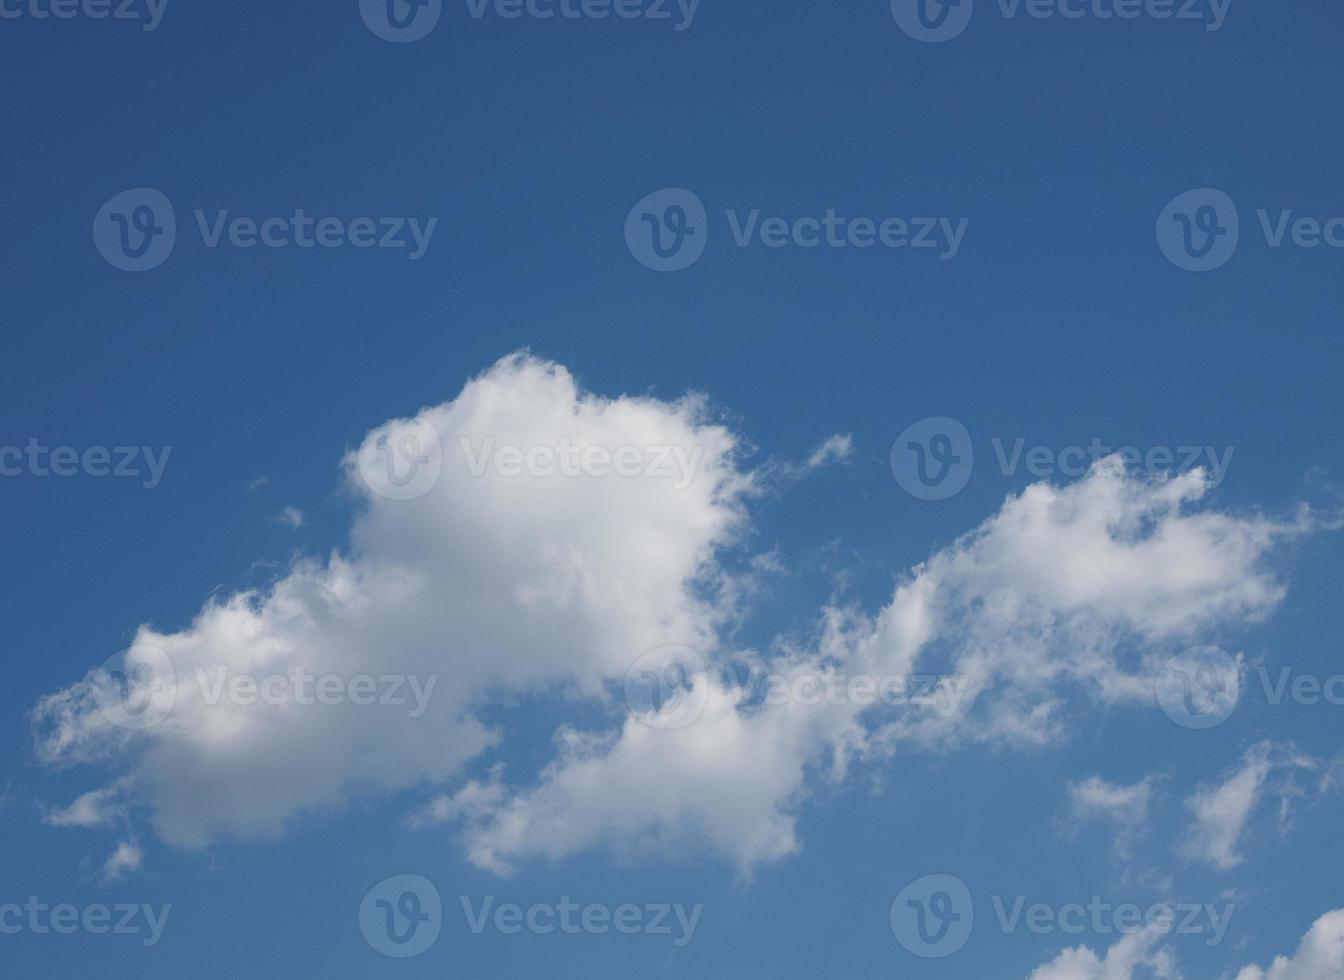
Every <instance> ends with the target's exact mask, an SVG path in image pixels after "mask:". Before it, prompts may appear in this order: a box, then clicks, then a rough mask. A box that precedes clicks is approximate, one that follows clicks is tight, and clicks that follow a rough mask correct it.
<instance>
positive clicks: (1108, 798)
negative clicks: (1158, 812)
mask: <svg viewBox="0 0 1344 980" xmlns="http://www.w3.org/2000/svg"><path fill="white" fill-rule="evenodd" d="M1156 791H1157V777H1156V776H1148V777H1146V778H1144V779H1141V780H1139V781H1138V782H1137V783H1131V784H1129V785H1127V786H1125V785H1117V784H1115V783H1108V782H1107V781H1106V780H1104V779H1102V778H1101V777H1100V776H1090V777H1088V778H1087V779H1084V780H1082V781H1081V782H1077V783H1071V784H1070V785H1069V790H1068V806H1069V812H1068V816H1067V821H1068V828H1067V829H1068V830H1070V831H1076V830H1077V829H1078V827H1079V826H1080V825H1082V824H1085V823H1088V822H1091V821H1098V820H1099V821H1104V822H1106V823H1109V824H1111V825H1112V826H1113V827H1114V828H1115V832H1116V834H1115V850H1116V853H1117V854H1119V855H1121V856H1122V857H1126V856H1128V854H1129V851H1130V848H1131V846H1132V844H1133V841H1134V838H1135V837H1136V836H1138V834H1139V833H1141V832H1142V831H1143V830H1144V829H1145V827H1146V825H1147V823H1148V814H1149V810H1150V809H1151V807H1152V803H1153V797H1154V795H1155V793H1156Z"/></svg>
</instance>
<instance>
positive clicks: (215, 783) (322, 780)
mask: <svg viewBox="0 0 1344 980" xmlns="http://www.w3.org/2000/svg"><path fill="white" fill-rule="evenodd" d="M418 419H420V420H422V421H426V422H428V423H429V424H431V425H432V426H433V427H434V428H435V430H437V432H438V433H439V438H440V440H441V443H442V446H443V450H444V457H443V469H442V474H441V477H440V479H439V480H438V483H437V485H436V486H434V487H433V489H432V490H431V491H430V492H429V493H427V494H426V495H424V496H422V497H420V498H419V499H415V500H390V499H385V498H384V497H380V496H378V495H376V494H374V493H373V492H372V491H371V490H370V489H369V488H368V486H367V485H366V484H365V483H364V482H363V481H362V479H361V477H360V475H359V472H358V467H357V463H356V460H357V453H355V452H352V453H351V454H350V455H349V456H348V457H347V458H346V460H345V470H346V476H347V481H348V483H349V485H350V487H351V489H352V490H353V492H354V493H355V494H356V495H357V496H358V498H359V500H360V503H361V504H362V510H361V513H360V514H359V516H358V518H357V520H356V521H355V525H354V527H353V529H352V532H351V546H350V548H349V550H348V551H347V552H346V553H338V554H334V555H332V556H331V557H330V558H329V559H328V560H326V561H313V560H310V561H304V562H301V563H300V564H298V565H297V566H296V567H295V568H294V569H293V570H292V571H291V572H290V573H289V574H288V575H287V576H286V577H284V578H283V579H281V580H280V581H279V582H278V583H276V584H275V586H274V587H273V588H271V589H269V590H268V591H266V592H248V593H241V594H237V595H233V596H230V597H227V598H224V599H221V600H219V601H212V602H211V603H210V604H208V605H207V606H206V607H205V608H204V609H202V610H201V612H200V614H199V615H198V616H197V617H196V619H195V621H194V622H193V623H192V624H191V626H190V627H189V628H187V629H185V630H182V631H180V632H160V631H158V630H156V629H154V628H152V627H149V626H144V627H141V629H140V630H139V632H138V634H137V636H136V640H135V644H136V646H137V647H144V646H147V647H156V648H158V649H161V650H163V651H165V652H166V653H167V654H168V655H169V656H170V657H171V659H172V662H173V664H174V666H175V671H176V682H177V683H176V701H175V705H174V708H173V711H172V714H171V716H169V717H168V718H167V720H166V721H164V722H163V723H162V724H160V725H158V726H157V727H153V728H149V729H145V730H140V731H132V730H126V729H122V728H117V727H116V726H114V725H113V724H112V723H111V722H110V721H109V720H108V719H107V718H106V717H105V716H104V715H103V713H102V712H100V711H99V709H98V696H99V695H100V694H106V693H107V692H108V691H109V690H110V689H111V688H112V684H113V679H112V677H111V676H110V674H109V673H108V672H107V671H94V672H92V673H90V675H89V676H88V677H86V678H85V679H84V680H82V681H80V682H78V683H76V684H74V685H72V686H71V687H69V688H66V689H65V690H62V691H59V692H56V693H55V694H52V695H49V696H48V697H46V698H44V699H43V700H42V701H41V702H40V703H39V704H38V705H37V707H36V709H35V712H34V715H35V719H34V720H35V728H36V734H37V749H38V753H39V756H40V757H41V758H43V759H44V760H46V761H48V762H52V763H65V762H108V763H112V764H115V765H119V766H128V767H129V769H130V780H129V783H128V785H129V787H130V790H131V791H132V792H133V793H134V795H135V796H136V798H137V799H138V800H139V801H141V802H143V803H145V804H147V805H148V807H149V810H150V815H151V819H152V821H153V824H154V827H155V829H156V830H157V832H158V834H159V835H160V836H161V837H162V838H163V839H165V840H167V841H168V842H170V843H173V844H177V845H183V846H200V845H205V844H208V843H210V842H212V841H216V840H219V839H225V838H260V837H275V836H278V835H279V834H281V833H282V832H283V831H284V830H285V828H286V827H287V826H288V825H289V823H290V822H292V820H293V819H294V818H296V817H297V816H299V815H300V814H302V813H304V812H307V811H312V810H319V809H322V808H326V807H331V806H337V805H340V804H342V803H344V802H346V801H347V800H349V799H350V798H351V797H354V796H357V795H361V794H388V793H392V792H395V791H399V790H406V789H410V788H412V787H416V786H421V785H442V784H444V783H446V782H447V781H448V780H450V779H451V778H452V777H453V776H454V775H456V774H457V773H458V771H459V770H460V768H461V766H462V765H463V764H464V763H465V762H466V761H467V760H469V759H471V758H473V757H475V756H476V755H478V754H479V753H480V752H481V751H483V750H484V749H485V748H487V747H488V746H489V745H491V744H493V743H494V742H495V741H496V740H497V739H498V738H499V733H496V732H492V731H489V730H487V728H486V727H485V726H484V725H483V724H482V723H481V722H480V721H479V720H477V718H476V716H475V712H476V710H477V709H478V707H479V706H480V705H481V704H483V703H489V692H490V691H492V690H501V689H503V690H513V691H536V692H542V691H551V692H555V693H559V694H562V695H563V696H566V697H573V696H579V695H583V696H589V697H595V696H600V695H602V694H603V693H604V684H605V683H607V682H609V681H611V680H613V679H619V678H620V677H621V676H622V675H623V674H624V671H625V669H626V667H627V666H628V664H629V663H630V662H631V661H632V660H633V659H634V658H635V657H636V656H638V655H639V654H640V653H642V652H643V651H645V650H647V649H649V648H651V647H654V646H657V645H660V644H663V643H667V642H669V640H670V639H675V640H677V641H679V642H683V643H688V644H691V645H694V646H696V647H697V648H700V649H704V650H706V651H710V650H712V649H713V646H714V641H715V636H716V627H717V624H718V623H719V622H720V620H721V619H722V618H723V617H724V616H725V615H727V611H726V610H725V609H723V608H722V604H721V603H720V602H719V601H718V600H717V599H716V598H715V585H716V578H717V577H718V576H719V575H720V573H719V570H718V568H717V566H716V564H715V563H714V556H715V552H716V549H718V548H720V547H722V546H723V545H725V544H726V543H728V542H729V541H731V540H732V538H733V536H734V535H735V534H736V533H737V531H738V529H739V528H740V527H741V526H742V522H743V512H742V506H741V499H740V498H741V495H742V494H743V493H744V492H746V491H747V490H749V489H750V483H749V480H747V479H746V478H745V477H743V476H742V475H741V474H740V473H739V472H738V470H737V468H736V466H735V464H734V462H733V455H734V451H735V445H736V444H735V440H734V437H733V436H732V435H731V433H729V432H728V431H727V430H726V429H724V428H722V427H720V426H717V425H714V424H712V423H711V422H710V421H709V420H708V419H707V406H706V405H705V403H704V401H703V400H702V399H699V398H694V397H691V398H686V399H683V400H681V401H676V402H663V401H657V400H654V399H651V398H642V397H633V398H617V399H605V398H599V397H596V396H593V395H589V394H586V393H584V392H582V391H580V389H579V388H578V387H577V385H576V384H575V382H574V380H573V378H572V377H571V376H570V375H569V374H568V373H567V372H565V371H564V370H563V369H562V368H559V367H558V366H556V365H553V364H546V363H543V362H540V361H537V360H535V359H533V358H530V357H526V356H516V357H512V358H509V359H506V360H504V361H501V362H500V363H499V364H497V365H495V366H494V367H493V368H492V369H491V370H490V371H488V372H487V373H486V374H484V375H482V376H481V377H479V378H477V379H475V380H474V381H472V382H470V383H469V384H468V385H467V386H466V387H465V388H464V390H463V391H462V393H461V394H460V395H459V396H458V397H457V399H455V400H454V401H452V402H450V403H448V404H445V405H441V406H438V407H435V408H429V409H425V410H424V411H423V412H421V413H420V414H419V416H418ZM411 424H412V423H410V422H392V423H388V424H387V425H385V426H383V427H380V428H379V429H377V430H375V431H374V432H372V433H370V434H369V435H368V437H367V439H368V440H371V441H376V440H379V439H380V438H383V437H386V436H388V435H391V436H392V439H393V444H394V445H395V444H396V437H397V436H398V435H399V434H400V432H402V431H403V430H404V429H406V428H407V427H408V426H410V425H411ZM562 436H567V437H569V438H570V439H572V440H574V441H575V442H577V443H583V444H585V445H605V446H629V445H634V446H638V445H658V446H686V447H689V448H698V449H701V450H703V461H702V462H701V464H700V468H699V471H698V476H697V478H696V479H695V480H694V481H693V482H692V483H691V485H690V486H688V487H685V488H683V489H676V488H674V487H673V485H672V481H671V480H668V479H664V478H662V477H660V476H656V475H650V476H642V477H637V478H620V479H617V478H613V479H604V480H598V479H593V480H576V479H565V478H563V477H559V476H555V477H551V478H546V477H538V476H529V475H527V474H524V475H523V476H521V477H520V478H517V479H506V478H502V477H499V476H497V475H495V474H494V473H493V472H491V471H487V472H485V473H484V474H483V475H482V476H479V477H475V476H472V475H470V474H469V472H468V469H467V466H466V462H465V460H463V459H462V458H461V456H460V454H459V449H458V447H459V445H460V441H461V440H462V439H464V438H469V439H473V440H476V441H478V442H479V441H482V440H484V439H487V438H491V437H493V438H494V439H495V440H496V441H497V442H498V443H500V444H512V445H518V446H528V445H532V444H543V443H547V442H551V441H554V440H556V439H557V438H559V437H562ZM127 666H128V668H129V667H130V666H131V665H130V664H128V665H127ZM221 666H223V667H227V668H228V669H230V670H231V671H234V672H244V671H245V672H248V673H250V674H252V675H255V676H258V677H265V676H269V675H273V674H285V673H286V672H288V671H291V670H293V669H295V668H297V667H303V668H304V669H306V670H308V671H309V672H311V673H312V674H315V675H320V674H334V675H337V676H340V677H345V678H349V677H353V676H355V675H358V674H370V675H373V676H375V677H376V676H381V675H391V674H398V675H412V676H417V677H420V678H428V677H439V676H440V675H442V677H441V682H440V683H438V684H437V686H436V687H435V690H434V697H433V698H432V700H431V702H430V706H429V710H428V711H427V712H425V713H424V715H423V716H421V717H419V718H410V717H408V713H407V712H406V711H405V710H404V709H397V708H384V707H382V706H361V705H355V704H351V703H345V704H340V705H300V704H287V705H283V706H279V707H277V706H274V705H268V704H254V705H250V706H245V705H241V704H237V703H233V702H231V701H229V700H227V699H225V700H223V701H221V702H220V703H217V704H210V703H209V702H208V698H206V697H205V696H204V695H203V692H202V690H201V686H200V685H199V684H198V683H197V681H196V677H195V671H196V669H197V668H203V669H204V670H206V671H207V672H210V671H213V670H215V669H216V668H218V667H221Z"/></svg>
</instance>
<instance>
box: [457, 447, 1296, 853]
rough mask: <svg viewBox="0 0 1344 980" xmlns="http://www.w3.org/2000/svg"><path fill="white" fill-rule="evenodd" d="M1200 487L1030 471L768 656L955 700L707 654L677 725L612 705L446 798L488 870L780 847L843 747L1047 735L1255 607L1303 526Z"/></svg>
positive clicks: (838, 766)
mask: <svg viewBox="0 0 1344 980" xmlns="http://www.w3.org/2000/svg"><path fill="white" fill-rule="evenodd" d="M1204 490H1205V482H1204V478H1203V475H1202V474H1200V473H1195V474H1193V475H1188V476H1185V477H1180V478H1177V479H1174V480H1156V481H1146V480H1143V479H1140V478H1136V477H1134V476H1131V475H1130V474H1127V473H1126V472H1125V470H1124V468H1123V466H1122V464H1121V463H1120V462H1119V461H1118V460H1115V459H1111V460H1107V461H1104V462H1103V463H1101V464H1099V465H1098V466H1097V467H1096V468H1094V470H1093V471H1092V472H1091V473H1090V474H1089V475H1088V477H1087V478H1086V479H1084V480H1083V481H1081V482H1080V483H1078V484H1075V485H1073V486H1070V487H1066V488H1062V489H1061V488H1055V487H1050V486H1046V485H1038V486H1034V487H1031V488H1029V489H1028V490H1027V491H1026V492H1025V493H1024V494H1023V495H1022V496H1020V497H1016V498H1010V499H1009V500H1008V501H1007V503H1005V505H1004V508H1003V510H1002V511H1001V512H1000V513H999V514H998V515H997V516H996V517H994V518H992V519H990V520H989V521H987V522H985V524H984V525H982V526H981V527H980V528H979V529H977V530H976V531H974V532H973V533H971V534H969V535H967V536H966V537H965V538H963V539H961V540H960V541H958V542H956V543H955V544H953V545H952V546H951V547H949V548H947V549H945V550H943V551H941V552H939V553H937V554H936V555H934V557H933V558H932V559H930V560H929V561H928V562H927V563H925V564H924V565H922V566H920V567H919V568H917V569H915V570H914V571H913V572H912V573H911V574H910V575H909V576H907V577H906V578H905V579H904V580H903V581H902V582H901V584H900V585H899V586H898V587H897V589H896V592H895V594H894V596H893V598H892V601H891V604H890V605H889V606H887V607H886V608H885V609H884V610H883V611H882V612H881V613H880V614H879V615H878V616H877V617H875V618H872V619H870V618H868V617H866V616H865V615H863V614H862V613H861V612H859V611H857V610H854V609H843V610H842V609H830V610H828V611H827V612H826V614H825V617H824V620H825V621H824V629H823V637H822V640H821V642H820V644H819V648H818V649H817V650H815V651H808V652H794V651H789V652H785V653H784V654H782V655H781V657H780V658H779V659H777V660H776V661H775V662H774V663H773V664H772V666H773V668H774V670H775V671H776V672H779V673H783V674H786V675H791V674H811V675H823V676H824V675H828V674H829V675H836V674H842V675H846V674H847V675H849V676H853V675H856V674H862V675H868V676H874V677H885V676H891V675H901V676H909V675H911V674H914V673H917V672H921V671H935V672H942V673H945V674H948V675H952V676H954V677H956V678H957V679H958V683H964V684H965V685H967V686H966V688H965V698H964V700H963V702H962V705H961V709H960V710H959V711H957V712H953V713H948V712H942V711H938V710H936V709H935V708H933V707H927V708H910V707H907V708H906V709H904V710H896V711H891V710H887V709H885V708H874V709H873V710H872V711H871V713H870V712H869V711H868V710H867V709H865V708H863V707H860V706H858V705H857V704H855V703H850V702H844V703H838V704H837V703H830V702H823V703H821V704H814V705H803V704H800V703H797V702H795V701H788V702H787V703H784V704H773V705H759V704H747V703H739V702H737V701H735V699H734V696H733V695H732V694H731V693H730V691H729V689H728V688H727V687H726V686H725V685H723V684H722V683H721V681H720V679H719V678H718V676H717V675H715V674H714V673H713V672H712V671H711V672H710V673H708V674H706V675H705V676H702V677H701V678H699V679H697V681H696V684H697V688H696V693H697V695H698V696H701V697H704V698H705V708H704V711H703V713H702V715H701V716H700V718H699V720H697V721H696V722H695V723H694V724H693V725H690V726H687V727H684V728H678V729H675V730H671V731H663V730H658V729H657V728H651V727H650V726H649V725H645V724H641V723H640V722H639V721H638V720H636V719H628V720H627V721H626V723H625V724H624V726H623V727H622V729H621V730H620V731H619V732H616V733H610V732H609V733H604V734H600V735H595V736H577V735H573V736H571V737H570V738H569V739H568V740H567V744H568V746H569V747H568V748H567V750H566V751H565V752H563V753H562V754H561V757H560V758H559V759H558V760H557V761H556V762H555V763H554V764H553V765H552V766H551V767H550V768H549V769H548V770H547V771H546V772H544V773H543V774H542V777H541V779H540V780H539V781H538V783H537V784H536V785H535V786H533V787H531V788H522V789H519V790H516V791H514V792H512V793H510V794H508V795H507V796H505V797H502V798H500V797H499V795H498V794H496V796H497V799H496V802H495V804H494V805H493V806H489V807H483V808H480V809H479V810H477V811H474V812H473V813H471V814H466V815H459V817H460V818H461V819H463V820H464V823H465V836H466V840H467V842H468V847H469V850H470V853H471V854H472V856H473V859H474V860H476V861H477V863H479V864H482V865H483V866H487V867H492V868H497V869H508V868H509V867H511V866H513V865H514V864H516V863H519V862H523V861H527V860H531V859H536V858H546V859H557V858H560V857H563V856H564V855H567V854H570V853H573V852H575V851H579V850H583V849H586V848H589V847H593V846H597V845H598V844H604V845H606V846H609V847H613V848H616V849H618V850H620V849H624V848H627V847H635V848H646V847H648V846H650V845H657V846H660V847H661V849H662V850H665V851H670V852H672V853H687V852H688V851H693V850H694V848H696V847H699V848H702V849H703V848H705V847H708V849H709V850H710V851H711V852H712V853H717V854H720V855H722V856H724V857H726V858H727V859H729V860H730V861H732V862H734V863H735V864H737V866H738V867H739V869H740V870H741V871H742V872H743V873H750V871H751V870H752V868H753V867H754V866H755V865H757V864H759V863H762V862H764V861H767V860H770V859H775V858H779V857H783V856H785V855H788V854H790V853H792V852H793V851H795V850H796V849H797V847H798V846H799V843H798V840H797V835H796V829H795V821H794V815H795V813H796V811H797V807H798V804H799V803H800V802H801V801H802V800H803V799H805V798H806V797H807V796H808V794H809V793H810V792H812V791H813V790H815V788H816V785H817V784H818V782H819V781H820V782H824V781H826V780H827V779H831V780H837V779H839V778H842V777H843V775H844V773H845V772H846V770H847V768H848V767H849V766H850V765H851V764H852V762H853V760H854V759H855V758H867V759H874V758H880V757H882V756H885V755H887V754H889V753H892V752H894V751H897V750H898V749H899V748H900V747H901V746H906V745H909V746H922V747H926V748H952V747H955V746H957V745H960V744H964V743H968V742H969V743H992V744H994V745H995V746H1003V745H1011V744H1014V743H1016V744H1029V745H1039V744H1044V743H1048V742H1050V741H1052V740H1055V739H1057V738H1060V737H1062V736H1063V734H1064V733H1065V732H1066V730H1067V724H1068V720H1069V719H1068V716H1067V712H1066V708H1067V706H1068V704H1069V703H1070V701H1071V700H1073V701H1077V700H1078V699H1080V698H1081V699H1084V702H1085V703H1095V702H1097V701H1100V702H1102V703H1106V704H1111V703H1114V704H1124V703H1131V704H1133V703H1138V704H1142V705H1144V706H1145V707H1147V708H1149V709H1151V708H1152V705H1153V699H1154V695H1153V677H1154V676H1155V674H1156V672H1157V669H1158V666H1159V664H1160V658H1159V657H1157V656H1156V655H1155V654H1154V653H1153V652H1152V651H1151V650H1150V649H1148V648H1147V647H1148V645H1154V644H1160V643H1161V641H1171V640H1173V639H1176V638H1179V637H1182V636H1185V635H1188V633H1189V631H1190V630H1192V629H1200V628H1202V627H1208V626H1210V625H1212V624H1215V623H1216V624H1220V625H1226V624H1235V623H1238V622H1244V621H1247V620H1254V619H1257V618H1259V617H1262V616H1264V615H1266V614H1267V613H1268V612H1269V611H1270V610H1271V609H1272V608H1273V606H1274V605H1275V604H1276V603H1277V602H1278V601H1279V599H1280V598H1281V597H1282V595H1283V587H1282V585H1281V584H1280V583H1279V582H1278V580H1277V579H1276V577H1275V576H1274V574H1273V572H1272V571H1271V570H1270V569H1269V567H1268V558H1269V556H1270V554H1271V552H1272V550H1273V548H1274V546H1275V544H1276V543H1278V542H1279V541H1281V540H1283V539H1285V538H1288V537H1291V536H1293V535H1295V534H1297V533H1299V532H1300V531H1301V530H1302V528H1303V525H1302V524H1301V523H1300V522H1298V521H1293V522H1289V523H1285V524H1279V523H1275V522H1273V521H1271V520H1268V519H1264V518H1258V517H1250V518H1241V519H1239V518H1233V517H1227V516H1223V515H1219V514H1215V513H1210V512H1207V511H1203V512H1193V513H1191V512H1188V509H1189V507H1190V505H1192V504H1193V503H1194V502H1195V501H1197V500H1198V499H1199V498H1200V497H1201V496H1202V494H1203V493H1204ZM1135 648H1139V649H1142V650H1143V651H1144V652H1142V653H1139V652H1134V650H1135ZM651 720H653V721H654V722H657V721H658V720H659V719H657V718H656V717H655V718H653V719H651ZM809 776H811V777H813V778H809Z"/></svg>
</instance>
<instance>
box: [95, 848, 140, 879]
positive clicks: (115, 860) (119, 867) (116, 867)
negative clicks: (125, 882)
mask: <svg viewBox="0 0 1344 980" xmlns="http://www.w3.org/2000/svg"><path fill="white" fill-rule="evenodd" d="M144 859H145V855H144V852H143V851H142V850H141V849H140V845H139V844H137V843H136V842H135V841H133V840H128V841H122V842H121V843H120V844H118V845H117V849H116V850H115V851H113V852H112V854H111V855H110V856H109V857H108V859H107V863H106V864H104V865H103V879H104V880H105V881H117V880H118V879H120V878H124V877H125V876H126V875H128V874H130V873H131V872H132V871H139V870H140V865H141V863H143V861H144Z"/></svg>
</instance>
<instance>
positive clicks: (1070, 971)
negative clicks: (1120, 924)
mask: <svg viewBox="0 0 1344 980" xmlns="http://www.w3.org/2000/svg"><path fill="white" fill-rule="evenodd" d="M1160 938H1161V936H1160V934H1159V933H1157V932H1154V931H1152V930H1148V931H1144V932H1136V933H1133V934H1131V935H1128V936H1125V937H1124V938H1123V939H1121V940H1120V941H1119V942H1117V943H1116V944H1115V945H1114V946H1112V947H1111V948H1110V950H1109V951H1108V952H1107V953H1106V955H1105V956H1104V957H1103V956H1099V955H1098V954H1096V953H1094V952H1093V951H1092V950H1091V949H1089V948H1088V947H1086V946H1078V947H1075V948H1073V949H1066V950H1065V951H1064V952H1062V953H1060V954H1059V956H1058V957H1056V958H1055V960H1054V961H1052V962H1050V963H1047V964H1046V965H1045V966H1041V967H1037V968H1036V969H1035V970H1033V971H1032V974H1031V976H1030V977H1028V978H1027V980H1137V977H1139V976H1144V977H1151V978H1155V980H1179V977H1180V975H1181V974H1180V972H1179V971H1178V970H1177V969H1176V963H1175V960H1174V958H1173V955H1172V953H1171V951H1170V950H1169V949H1165V948H1164V949H1157V948H1155V947H1156V946H1157V942H1158V940H1159V939H1160ZM1140 968H1143V970H1145V971H1146V972H1144V973H1142V974H1140V973H1138V972H1137V971H1138V970H1139V969H1140Z"/></svg>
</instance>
